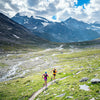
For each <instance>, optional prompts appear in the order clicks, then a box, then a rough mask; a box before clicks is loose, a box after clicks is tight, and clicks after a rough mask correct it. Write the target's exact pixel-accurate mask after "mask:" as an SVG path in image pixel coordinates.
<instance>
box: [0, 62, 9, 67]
mask: <svg viewBox="0 0 100 100" xmlns="http://www.w3.org/2000/svg"><path fill="white" fill-rule="evenodd" d="M5 66H8V65H7V64H5V63H0V67H2V68H3V67H5Z"/></svg>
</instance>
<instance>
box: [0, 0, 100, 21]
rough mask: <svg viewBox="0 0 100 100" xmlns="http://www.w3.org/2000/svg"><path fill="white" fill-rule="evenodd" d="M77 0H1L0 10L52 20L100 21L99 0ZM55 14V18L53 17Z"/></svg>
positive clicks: (6, 12)
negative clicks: (84, 0) (80, 2)
mask: <svg viewBox="0 0 100 100" xmlns="http://www.w3.org/2000/svg"><path fill="white" fill-rule="evenodd" d="M78 1H79V0H1V1H0V12H2V13H4V14H5V15H7V16H9V17H12V16H14V15H15V14H16V13H18V12H20V13H21V14H22V15H27V16H42V17H45V18H47V19H49V20H52V21H62V20H66V19H67V18H69V17H73V18H76V19H78V20H82V21H85V22H95V21H98V22H100V19H99V15H100V6H99V4H100V0H90V1H89V0H88V1H89V2H88V4H87V3H85V2H84V3H83V5H78V6H75V4H79V2H78ZM53 16H56V20H54V19H53Z"/></svg>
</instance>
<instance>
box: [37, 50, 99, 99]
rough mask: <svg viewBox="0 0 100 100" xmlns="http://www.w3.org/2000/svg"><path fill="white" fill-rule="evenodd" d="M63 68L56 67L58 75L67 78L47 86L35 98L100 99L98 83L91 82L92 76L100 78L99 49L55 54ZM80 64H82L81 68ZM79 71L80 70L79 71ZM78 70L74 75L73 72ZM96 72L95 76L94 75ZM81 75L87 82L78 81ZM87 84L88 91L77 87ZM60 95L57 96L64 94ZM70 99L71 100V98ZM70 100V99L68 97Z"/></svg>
mask: <svg viewBox="0 0 100 100" xmlns="http://www.w3.org/2000/svg"><path fill="white" fill-rule="evenodd" d="M57 57H58V58H59V59H60V62H59V63H58V64H57V65H61V66H62V67H63V69H58V70H59V72H58V75H57V78H59V77H65V76H69V77H68V78H67V79H64V80H62V81H57V82H56V83H54V84H53V85H52V86H50V87H49V88H48V90H47V91H44V92H43V93H41V94H40V95H39V96H38V97H37V98H38V99H39V100H44V99H45V100H66V99H68V96H72V97H73V99H74V100H89V99H91V98H93V97H94V98H95V99H96V100H99V99H100V95H99V93H100V90H99V88H100V83H98V84H91V82H90V80H91V79H92V78H99V79H100V72H99V71H100V67H99V66H100V50H88V51H82V52H79V53H73V54H60V55H58V56H57ZM81 66H83V67H82V68H81ZM80 71H81V72H80ZM77 72H80V73H79V74H77V75H75V73H77ZM96 74H97V76H95V75H96ZM83 77H88V78H89V80H88V81H87V82H79V80H80V79H82V78H83ZM84 84H86V85H88V86H89V89H90V91H84V90H80V89H79V85H84ZM64 93H65V95H64V96H62V97H57V96H58V95H60V94H64ZM73 99H72V100H73ZM68 100H70V99H68Z"/></svg>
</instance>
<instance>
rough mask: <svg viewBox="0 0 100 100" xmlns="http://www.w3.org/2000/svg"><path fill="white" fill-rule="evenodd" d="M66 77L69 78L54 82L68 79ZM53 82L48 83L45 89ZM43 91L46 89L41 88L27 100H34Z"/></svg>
mask: <svg viewBox="0 0 100 100" xmlns="http://www.w3.org/2000/svg"><path fill="white" fill-rule="evenodd" d="M68 77H69V76H67V77H64V78H59V79H56V80H55V81H57V80H59V81H60V80H63V79H66V78H68ZM53 82H54V80H53V81H51V82H49V83H48V85H47V87H48V86H50V85H51V84H52V83H53ZM45 89H46V86H44V87H42V88H41V89H39V90H38V91H37V92H35V93H33V94H32V96H31V97H30V98H29V100H34V99H35V98H36V97H37V95H39V94H40V93H41V92H43V91H44V90H45Z"/></svg>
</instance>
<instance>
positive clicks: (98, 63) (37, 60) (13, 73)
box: [0, 46, 100, 100]
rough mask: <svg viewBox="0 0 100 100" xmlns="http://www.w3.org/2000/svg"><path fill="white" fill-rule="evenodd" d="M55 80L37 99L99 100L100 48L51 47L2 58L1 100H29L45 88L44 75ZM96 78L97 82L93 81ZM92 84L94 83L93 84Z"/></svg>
mask: <svg viewBox="0 0 100 100" xmlns="http://www.w3.org/2000/svg"><path fill="white" fill-rule="evenodd" d="M53 68H56V69H57V71H58V73H57V77H56V79H60V78H63V77H67V78H65V79H63V80H57V81H56V82H53V83H52V84H51V85H50V86H49V87H48V89H47V90H44V91H43V92H42V93H40V94H39V95H38V96H37V97H36V98H35V99H36V100H66V99H68V100H70V99H72V100H100V48H99V47H98V46H92V47H91V48H90V47H87V48H77V47H73V46H70V48H66V49H65V48H63V46H60V47H57V48H49V49H46V50H41V51H37V52H36V51H35V52H28V53H20V54H7V55H5V56H2V57H0V81H1V82H0V100H28V99H29V98H30V97H31V95H32V94H34V93H35V92H36V91H38V90H39V89H40V88H41V87H43V83H44V80H43V79H42V77H41V76H42V74H43V73H44V72H45V71H47V72H48V74H49V78H48V82H50V81H51V77H52V73H51V70H52V69H53ZM93 79H94V80H93ZM93 81H96V82H94V83H95V84H93Z"/></svg>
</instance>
